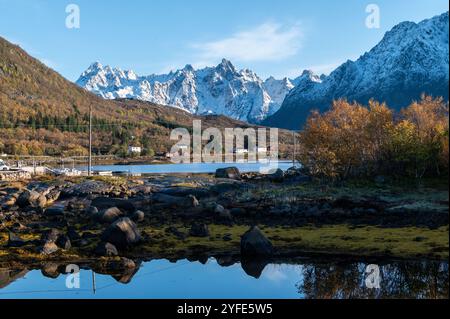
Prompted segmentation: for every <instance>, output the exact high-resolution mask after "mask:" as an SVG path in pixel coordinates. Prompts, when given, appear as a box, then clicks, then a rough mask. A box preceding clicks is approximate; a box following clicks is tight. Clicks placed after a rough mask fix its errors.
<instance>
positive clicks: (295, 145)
mask: <svg viewBox="0 0 450 319" xmlns="http://www.w3.org/2000/svg"><path fill="white" fill-rule="evenodd" d="M292 138H293V139H294V151H293V153H292V167H294V166H295V155H296V154H295V153H296V152H297V139H296V136H295V131H292Z"/></svg>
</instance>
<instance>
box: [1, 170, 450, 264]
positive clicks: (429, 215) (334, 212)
mask: <svg viewBox="0 0 450 319" xmlns="http://www.w3.org/2000/svg"><path fill="white" fill-rule="evenodd" d="M377 183H378V184H380V185H377V184H374V185H371V186H370V187H354V186H353V187H348V186H336V187H335V186H327V185H322V184H321V183H319V182H317V181H314V180H313V179H312V178H311V177H309V176H307V175H304V174H302V172H301V171H299V170H295V169H290V170H288V171H287V172H283V171H281V170H279V171H276V172H275V173H273V174H271V175H260V174H253V173H252V174H240V173H239V171H237V169H234V168H230V169H224V170H218V171H217V172H216V174H215V175H210V174H198V175H189V174H165V175H151V176H146V177H139V178H123V177H113V178H111V177H109V178H106V177H95V178H86V177H79V178H57V179H45V178H41V179H40V180H34V181H31V182H2V184H1V186H0V207H1V211H0V266H1V265H9V266H10V265H14V264H22V265H23V264H28V265H40V264H47V263H49V262H50V263H51V262H67V261H76V262H77V263H83V262H88V263H89V264H95V263H97V264H98V265H103V266H105V265H106V266H105V267H107V268H108V267H109V268H112V269H115V268H119V269H123V268H125V269H128V268H133V267H131V266H132V264H133V263H135V262H139V261H140V260H146V259H155V258H165V259H169V260H178V259H182V258H190V259H199V260H200V259H205V258H206V259H207V258H208V257H212V256H224V258H232V259H238V260H244V259H246V258H247V259H249V260H255V259H260V258H262V259H264V260H271V259H273V258H281V257H283V258H292V257H298V256H307V255H317V256H330V255H340V256H366V257H369V258H371V257H376V258H414V259H420V258H426V259H433V260H444V259H446V258H448V250H449V249H448V189H442V188H440V189H434V190H431V189H427V188H425V189H424V188H421V189H415V188H412V189H409V190H405V189H401V188H398V187H394V186H392V185H389V184H388V183H386V182H385V181H379V180H378V181H377ZM108 265H109V266H108ZM103 266H101V267H100V266H99V267H100V268H102V267H103Z"/></svg>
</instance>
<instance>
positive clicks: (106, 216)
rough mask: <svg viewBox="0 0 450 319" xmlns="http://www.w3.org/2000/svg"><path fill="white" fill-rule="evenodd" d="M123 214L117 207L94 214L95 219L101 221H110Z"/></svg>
mask: <svg viewBox="0 0 450 319" xmlns="http://www.w3.org/2000/svg"><path fill="white" fill-rule="evenodd" d="M122 216H124V213H123V212H122V211H121V210H120V209H118V208H117V207H111V208H108V209H106V210H104V211H102V212H100V213H98V214H97V215H96V219H97V220H99V221H101V222H103V223H112V222H113V221H115V220H117V219H119V218H120V217H122Z"/></svg>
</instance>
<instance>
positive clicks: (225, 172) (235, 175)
mask: <svg viewBox="0 0 450 319" xmlns="http://www.w3.org/2000/svg"><path fill="white" fill-rule="evenodd" d="M215 177H216V178H229V179H238V180H239V179H241V173H240V172H239V169H238V168H237V167H226V168H218V169H217V170H216V174H215Z"/></svg>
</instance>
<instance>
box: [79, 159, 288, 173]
mask: <svg viewBox="0 0 450 319" xmlns="http://www.w3.org/2000/svg"><path fill="white" fill-rule="evenodd" d="M230 166H234V167H237V168H238V169H239V171H241V172H243V173H248V172H259V171H260V170H267V169H273V168H281V169H282V170H287V169H288V168H290V167H292V162H290V161H280V162H271V163H262V162H261V163H260V162H256V163H190V164H187V163H186V164H146V165H96V166H93V170H94V171H113V172H125V173H130V174H136V173H139V174H169V173H214V172H215V171H216V169H218V168H225V167H230ZM80 169H82V170H87V167H80Z"/></svg>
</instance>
